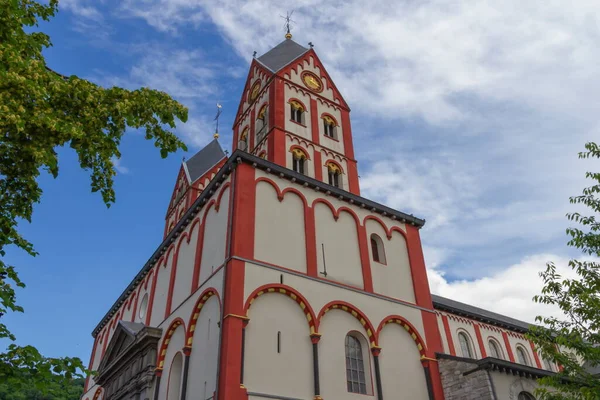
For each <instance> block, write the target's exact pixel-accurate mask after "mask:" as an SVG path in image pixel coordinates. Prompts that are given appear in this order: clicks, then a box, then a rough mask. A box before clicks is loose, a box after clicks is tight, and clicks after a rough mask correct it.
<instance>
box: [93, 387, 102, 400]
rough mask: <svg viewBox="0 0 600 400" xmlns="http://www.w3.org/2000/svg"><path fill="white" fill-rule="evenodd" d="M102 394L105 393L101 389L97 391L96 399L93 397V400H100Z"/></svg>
mask: <svg viewBox="0 0 600 400" xmlns="http://www.w3.org/2000/svg"><path fill="white" fill-rule="evenodd" d="M102 392H103V389H102V388H101V387H99V388H98V389H96V393H94V397H92V400H98V399H99V398H100V395H101V394H102Z"/></svg>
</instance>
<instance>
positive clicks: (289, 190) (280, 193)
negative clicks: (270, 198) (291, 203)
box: [255, 177, 308, 209]
mask: <svg viewBox="0 0 600 400" xmlns="http://www.w3.org/2000/svg"><path fill="white" fill-rule="evenodd" d="M258 182H267V183H269V184H270V185H271V186H272V187H273V189H275V192H277V199H278V200H279V201H280V202H281V201H283V199H284V197H285V194H286V193H294V194H296V195H298V197H300V200H302V203H303V204H304V208H305V209H306V208H307V207H308V200H306V196H304V194H303V193H302V192H301V191H299V190H298V189H295V188H292V187H288V188H285V189H283V190H281V189H280V188H279V186H278V185H277V183H275V181H273V180H272V179H269V178H266V177H260V178H257V179H256V181H255V185H256V184H258Z"/></svg>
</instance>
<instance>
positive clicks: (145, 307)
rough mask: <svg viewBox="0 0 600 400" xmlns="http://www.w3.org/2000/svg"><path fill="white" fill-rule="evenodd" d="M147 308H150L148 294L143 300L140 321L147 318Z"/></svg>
mask: <svg viewBox="0 0 600 400" xmlns="http://www.w3.org/2000/svg"><path fill="white" fill-rule="evenodd" d="M147 308H148V293H146V294H145V295H144V298H143V299H142V304H140V312H139V316H140V319H144V317H145V316H146V309H147Z"/></svg>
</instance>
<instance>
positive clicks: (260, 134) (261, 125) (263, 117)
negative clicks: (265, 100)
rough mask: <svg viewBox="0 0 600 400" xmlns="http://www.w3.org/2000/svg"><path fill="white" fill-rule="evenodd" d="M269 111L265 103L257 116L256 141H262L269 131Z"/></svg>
mask: <svg viewBox="0 0 600 400" xmlns="http://www.w3.org/2000/svg"><path fill="white" fill-rule="evenodd" d="M267 111H268V107H267V105H266V104H265V105H264V106H262V108H261V109H260V111H259V112H258V116H257V117H256V143H260V142H261V141H262V139H263V138H264V137H265V134H266V133H267Z"/></svg>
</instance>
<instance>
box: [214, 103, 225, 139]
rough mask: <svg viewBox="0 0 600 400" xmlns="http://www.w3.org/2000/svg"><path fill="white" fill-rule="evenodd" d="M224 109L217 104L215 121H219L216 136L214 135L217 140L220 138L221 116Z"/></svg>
mask: <svg viewBox="0 0 600 400" xmlns="http://www.w3.org/2000/svg"><path fill="white" fill-rule="evenodd" d="M222 108H223V106H222V105H220V104H219V102H217V116H216V117H215V119H214V120H215V121H217V128H216V129H215V134H214V135H213V137H214V138H215V139H218V138H219V116H220V115H221V109H222Z"/></svg>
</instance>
